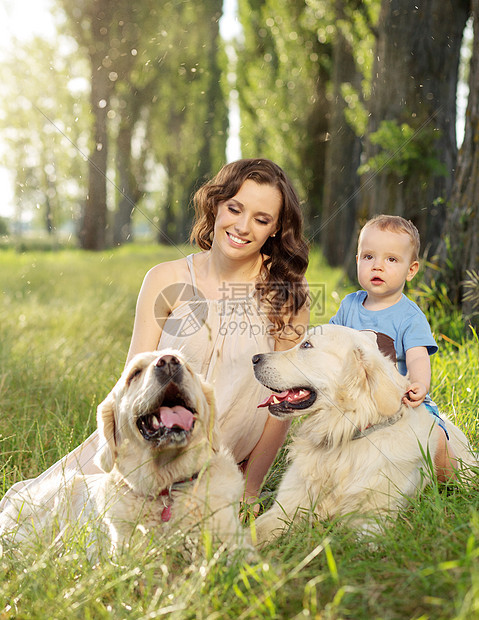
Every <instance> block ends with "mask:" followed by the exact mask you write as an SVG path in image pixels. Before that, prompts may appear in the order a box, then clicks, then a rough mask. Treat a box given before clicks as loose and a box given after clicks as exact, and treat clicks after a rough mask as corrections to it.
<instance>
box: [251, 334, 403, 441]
mask: <svg viewBox="0 0 479 620" xmlns="http://www.w3.org/2000/svg"><path fill="white" fill-rule="evenodd" d="M253 366H254V373H255V376H256V378H257V379H258V381H260V382H261V383H262V384H263V385H265V386H266V387H268V388H270V389H271V390H272V391H273V392H274V394H273V395H272V396H270V397H269V398H267V399H266V400H265V401H264V402H263V403H261V406H267V407H268V408H269V411H270V413H271V414H272V415H274V416H276V417H292V416H300V415H303V414H307V413H312V412H321V411H323V412H325V411H326V410H327V412H328V415H329V416H330V418H335V419H336V421H337V424H338V425H339V423H340V420H341V421H342V422H344V421H345V420H349V421H350V422H349V425H348V424H347V423H346V424H345V427H344V431H343V432H342V433H341V434H342V435H343V436H346V435H347V434H348V433H347V427H348V426H349V428H350V430H351V435H352V434H353V433H354V432H355V430H356V429H357V428H365V427H366V426H368V425H372V424H377V423H379V422H381V421H384V420H385V418H388V417H391V416H393V415H394V414H395V413H396V412H397V411H398V410H399V408H400V406H401V399H402V396H403V394H404V392H405V390H406V387H407V380H406V379H405V377H402V376H401V375H400V374H399V372H398V371H397V369H396V367H395V365H394V363H393V362H392V361H390V360H389V359H387V358H386V357H385V356H384V355H382V353H380V351H379V349H378V347H377V342H376V338H375V335H374V334H373V333H372V332H371V333H365V332H359V331H357V330H353V329H350V328H348V327H340V326H337V325H329V324H328V325H318V326H317V327H314V328H312V329H310V330H309V331H308V333H307V334H306V336H305V338H304V339H303V341H302V342H301V343H300V344H299V345H297V346H296V347H294V348H293V349H290V350H289V351H284V352H274V353H265V354H261V355H255V356H254V357H253ZM333 422H334V420H333V419H330V420H328V424H329V427H330V428H331V425H332V424H333Z"/></svg>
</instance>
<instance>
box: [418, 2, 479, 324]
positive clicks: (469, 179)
mask: <svg viewBox="0 0 479 620" xmlns="http://www.w3.org/2000/svg"><path fill="white" fill-rule="evenodd" d="M472 17H473V28H474V38H473V48H472V55H471V60H470V66H469V98H468V103H467V111H466V125H465V134H464V141H463V143H462V146H461V149H460V151H459V155H458V164H457V170H456V174H455V178H454V186H453V189H452V195H451V201H450V206H449V208H448V210H447V217H446V221H445V224H444V229H443V235H442V242H441V244H440V247H439V252H438V258H437V259H436V262H437V265H436V269H433V270H431V271H430V272H429V275H430V277H436V278H437V277H438V274H439V278H444V279H445V282H446V284H447V288H448V292H449V296H450V299H451V300H452V301H453V302H454V303H455V304H456V305H457V306H459V307H460V308H462V311H463V314H464V316H465V317H466V318H468V319H470V320H471V321H472V320H474V322H475V324H476V327H477V315H478V309H479V277H478V273H479V0H472ZM438 267H439V270H438ZM465 284H468V285H469V286H465Z"/></svg>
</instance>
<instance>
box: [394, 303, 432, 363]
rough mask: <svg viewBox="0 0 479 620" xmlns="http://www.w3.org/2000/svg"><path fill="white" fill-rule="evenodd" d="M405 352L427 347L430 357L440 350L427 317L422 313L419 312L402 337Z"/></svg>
mask: <svg viewBox="0 0 479 620" xmlns="http://www.w3.org/2000/svg"><path fill="white" fill-rule="evenodd" d="M402 341H403V346H404V351H407V350H408V349H412V347H426V348H427V352H428V353H429V355H433V354H434V353H436V351H437V350H438V346H437V344H436V341H435V340H434V337H433V335H432V332H431V328H430V327H429V323H428V321H427V319H426V316H425V315H424V314H423V313H422V312H417V314H416V315H415V316H414V318H413V319H412V320H411V321H410V322H409V325H408V327H407V328H406V329H405V330H404V333H403V336H402Z"/></svg>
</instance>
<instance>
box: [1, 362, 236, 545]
mask: <svg viewBox="0 0 479 620" xmlns="http://www.w3.org/2000/svg"><path fill="white" fill-rule="evenodd" d="M97 417H98V432H99V437H100V440H99V446H100V452H99V454H98V456H97V460H98V464H99V465H100V466H101V468H102V469H103V470H104V471H105V472H106V473H105V474H98V475H88V476H84V475H75V476H74V477H72V478H71V479H65V477H63V478H54V479H53V480H50V481H49V482H48V483H47V484H46V486H45V487H43V488H42V489H41V492H38V493H35V495H34V496H32V494H31V493H28V487H26V489H25V491H24V492H21V491H20V492H19V493H17V494H16V495H13V497H11V498H10V499H9V503H8V505H7V508H6V509H5V510H4V511H3V512H2V513H0V533H4V534H7V537H8V538H9V539H10V540H11V542H17V541H25V540H27V541H28V540H30V541H31V540H32V538H34V537H35V536H36V535H39V536H40V537H43V538H47V540H51V539H52V536H53V534H54V533H57V532H58V533H59V535H60V537H61V538H64V536H66V535H67V534H68V532H71V530H72V529H73V528H74V526H75V525H84V524H89V525H91V527H92V535H91V539H90V543H91V544H92V545H93V551H92V555H93V556H95V555H97V551H98V549H97V548H98V547H99V546H100V547H101V546H102V544H101V543H102V541H104V540H105V538H106V540H107V541H108V543H107V547H108V548H109V550H110V551H114V550H116V549H118V548H120V547H122V546H123V545H124V544H125V543H128V542H129V540H130V537H131V536H132V534H133V533H134V532H135V530H136V529H137V528H140V529H141V531H142V532H143V533H145V532H146V531H152V530H161V528H170V529H171V528H175V530H176V529H180V530H181V531H182V532H183V533H185V534H195V533H196V534H198V533H199V532H200V531H201V530H208V531H209V533H210V534H211V535H212V536H213V537H216V538H217V539H218V540H219V541H221V542H228V543H239V544H241V541H242V537H243V536H244V533H243V531H242V528H241V526H240V523H239V518H238V513H239V501H240V498H241V496H242V493H243V477H242V475H241V473H240V471H239V470H238V467H237V465H236V463H235V462H234V459H233V457H232V455H231V454H230V452H229V451H227V450H226V449H225V448H224V447H222V446H221V444H220V441H219V437H218V429H217V420H216V409H215V405H214V398H213V391H212V388H211V387H210V386H208V385H207V384H206V383H204V382H203V381H202V380H201V379H200V377H199V376H198V375H196V374H195V373H194V372H193V371H192V369H191V368H190V367H189V366H188V364H187V363H186V362H185V361H184V360H183V358H182V357H181V356H180V354H179V353H177V352H175V351H163V352H154V353H143V354H140V355H137V356H136V357H135V358H134V359H133V360H132V361H131V362H130V364H129V365H128V366H127V368H126V369H125V371H124V372H123V374H122V376H121V378H120V380H119V381H118V383H117V384H116V386H115V387H114V389H113V390H112V392H111V393H110V394H109V395H108V397H107V398H106V399H105V401H104V402H103V403H102V404H101V405H100V406H99V407H98V416H97Z"/></svg>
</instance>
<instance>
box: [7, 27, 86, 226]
mask: <svg viewBox="0 0 479 620" xmlns="http://www.w3.org/2000/svg"><path fill="white" fill-rule="evenodd" d="M68 43H69V42H68V41H66V40H65V39H64V38H60V39H59V40H57V41H45V40H43V39H41V38H38V37H37V38H35V39H33V40H32V41H30V42H28V43H24V44H20V43H18V44H15V45H14V49H15V52H14V54H13V55H12V56H11V57H10V58H6V59H4V60H3V62H2V65H1V68H0V79H1V81H2V84H3V86H4V88H5V90H6V91H8V92H9V96H7V97H4V98H3V99H2V101H1V103H0V109H1V114H0V119H1V120H0V128H1V129H2V135H3V144H4V145H5V152H4V153H2V164H3V165H4V166H5V167H6V168H8V169H9V170H11V172H12V173H13V178H14V200H15V206H16V212H17V216H16V217H17V219H20V218H21V217H23V216H25V217H28V218H29V219H31V218H33V219H36V220H38V219H40V220H41V221H42V226H43V227H44V229H45V230H47V232H48V233H49V234H51V235H54V234H55V233H56V231H57V230H58V228H59V227H60V226H61V225H62V224H63V223H64V222H65V221H66V220H68V219H72V220H73V221H75V222H78V219H79V216H80V213H79V208H78V205H79V203H80V201H81V200H82V197H83V196H84V195H85V177H86V165H85V157H84V154H85V152H86V139H87V135H88V129H87V122H86V113H87V109H86V105H85V103H84V92H83V90H82V88H81V86H82V84H83V79H82V78H83V75H84V72H85V66H84V65H83V63H82V62H81V61H80V60H78V58H77V57H76V55H75V53H76V51H75V49H72V46H71V44H70V45H69V44H68ZM59 46H61V47H62V49H63V50H64V53H63V54H61V55H59V54H57V53H56V50H57V49H58V47H59ZM46 85H48V87H47V88H46ZM78 85H80V89H79V88H78ZM16 228H17V229H18V226H17V227H16Z"/></svg>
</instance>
